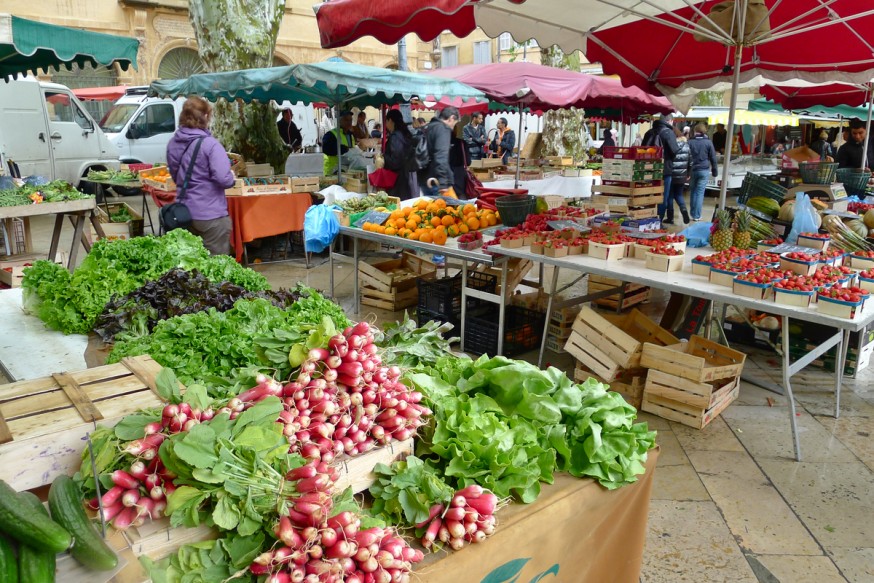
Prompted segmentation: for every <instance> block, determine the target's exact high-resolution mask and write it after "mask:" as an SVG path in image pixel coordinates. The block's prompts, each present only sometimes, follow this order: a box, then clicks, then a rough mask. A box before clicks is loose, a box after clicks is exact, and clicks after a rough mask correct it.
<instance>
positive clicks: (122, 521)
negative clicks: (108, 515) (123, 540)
mask: <svg viewBox="0 0 874 583" xmlns="http://www.w3.org/2000/svg"><path fill="white" fill-rule="evenodd" d="M136 517H137V508H136V507H135V506H128V507H125V508H124V509H123V510H122V511H121V512H119V513H118V514H117V515H116V516H115V519H114V520H113V521H112V526H114V527H115V528H117V529H118V530H127V528H129V527H130V525H131V523H132V522H133V521H134V520H135V519H136Z"/></svg>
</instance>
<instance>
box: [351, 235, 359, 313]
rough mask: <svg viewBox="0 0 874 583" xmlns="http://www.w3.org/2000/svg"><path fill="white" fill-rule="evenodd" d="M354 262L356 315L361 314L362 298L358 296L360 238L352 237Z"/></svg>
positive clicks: (353, 283) (353, 282)
mask: <svg viewBox="0 0 874 583" xmlns="http://www.w3.org/2000/svg"><path fill="white" fill-rule="evenodd" d="M352 261H353V263H354V267H353V269H354V270H355V273H354V279H353V281H352V285H353V286H354V288H355V290H354V292H353V294H354V296H355V313H356V314H359V313H361V303H360V301H361V298H360V297H359V294H358V237H352Z"/></svg>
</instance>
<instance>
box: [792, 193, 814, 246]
mask: <svg viewBox="0 0 874 583" xmlns="http://www.w3.org/2000/svg"><path fill="white" fill-rule="evenodd" d="M818 230H819V227H817V226H816V209H814V208H813V203H811V202H810V197H809V196H807V195H806V194H803V193H799V194H798V195H797V196H796V197H795V218H794V219H793V220H792V230H791V231H789V236H788V237H786V242H787V243H796V242H797V241H798V235H800V234H801V233H816V232H817V231H818Z"/></svg>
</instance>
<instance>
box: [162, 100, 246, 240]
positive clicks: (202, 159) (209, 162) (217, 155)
mask: <svg viewBox="0 0 874 583" xmlns="http://www.w3.org/2000/svg"><path fill="white" fill-rule="evenodd" d="M211 120H212V106H211V105H210V104H209V102H208V101H206V100H205V99H203V98H201V97H194V96H192V97H189V98H188V99H187V100H186V101H185V104H184V105H183V106H182V113H180V114H179V129H178V130H177V131H176V134H174V136H173V138H172V139H171V140H170V143H169V144H167V166H168V168H169V170H170V176H172V177H173V180H175V181H176V187H177V188H180V187H181V186H182V184H183V183H184V182H185V175H186V173H187V172H188V168H189V167H191V178H190V179H189V181H188V189H187V190H186V191H185V192H186V193H185V197H184V200H183V202H184V203H185V205H186V206H187V207H188V209H189V210H190V211H191V218H192V221H191V226H190V227H188V230H189V231H191V232H192V233H194V234H195V235H199V236H200V237H201V238H202V239H203V246H204V247H206V248H207V249H209V252H210V253H211V254H212V255H228V254H229V253H230V252H231V217H230V216H228V200H227V198H225V189H226V188H230V187H231V186H233V185H234V174H233V172H231V162H230V160H229V159H228V153H227V152H226V151H225V149H224V147H222V145H221V144H220V143H219V142H218V140H216V139H215V138H214V137H212V134H211V133H209V130H208V129H207V128H208V127H209V122H210V121H211ZM200 139H202V142H201V144H200V151H199V152H198V153H197V159H196V160H192V157H193V155H194V151H195V149H196V145H197V141H198V140H200Z"/></svg>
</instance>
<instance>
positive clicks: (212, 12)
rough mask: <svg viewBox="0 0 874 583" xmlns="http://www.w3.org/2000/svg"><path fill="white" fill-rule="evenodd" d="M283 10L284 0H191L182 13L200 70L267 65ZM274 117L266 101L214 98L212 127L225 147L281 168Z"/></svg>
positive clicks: (282, 157) (281, 152)
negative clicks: (191, 34) (193, 40)
mask: <svg viewBox="0 0 874 583" xmlns="http://www.w3.org/2000/svg"><path fill="white" fill-rule="evenodd" d="M284 13H285V0H246V1H245V2H242V1H241V0H191V2H190V3H189V6H188V14H189V17H190V19H191V24H192V26H193V27H194V34H195V37H196V39H197V51H198V53H199V54H200V58H201V59H202V60H203V64H204V65H205V67H206V70H207V71H209V72H211V73H212V72H220V71H237V70H241V69H256V68H262V67H270V66H272V65H273V51H274V50H275V48H276V35H277V34H278V33H279V24H280V23H281V22H282V16H283V14H284ZM276 116H277V112H276V110H275V109H274V108H273V107H272V106H271V105H270V104H259V103H250V104H245V103H243V102H242V101H241V100H237V101H236V102H231V103H229V102H226V101H220V102H219V103H217V104H216V107H215V117H214V121H213V124H212V132H213V135H215V137H216V139H218V141H220V142H221V143H222V144H223V145H224V146H225V148H226V149H227V150H228V151H229V152H231V151H232V152H236V153H238V154H241V155H242V156H243V157H244V158H245V159H247V160H252V161H254V162H257V163H264V162H267V163H269V164H270V165H272V166H273V167H274V169H278V170H280V171H281V170H282V169H284V167H285V158H286V156H287V152H286V150H285V147H284V145H283V143H282V140H281V138H280V137H279V132H278V131H277V129H276Z"/></svg>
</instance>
